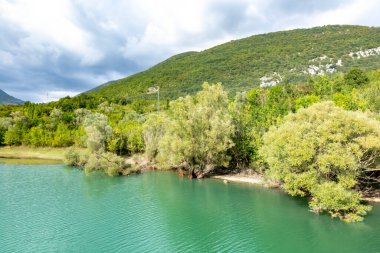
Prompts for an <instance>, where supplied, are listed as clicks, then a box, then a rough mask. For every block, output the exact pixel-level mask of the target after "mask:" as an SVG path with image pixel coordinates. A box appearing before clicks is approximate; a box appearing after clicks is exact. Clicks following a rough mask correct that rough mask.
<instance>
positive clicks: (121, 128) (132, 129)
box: [108, 120, 144, 155]
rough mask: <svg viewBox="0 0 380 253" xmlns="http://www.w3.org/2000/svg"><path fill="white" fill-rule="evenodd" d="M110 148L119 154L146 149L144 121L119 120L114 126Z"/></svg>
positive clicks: (133, 152)
mask: <svg viewBox="0 0 380 253" xmlns="http://www.w3.org/2000/svg"><path fill="white" fill-rule="evenodd" d="M108 149H109V150H110V151H111V152H114V153H117V154H119V155H125V154H135V153H138V152H141V151H142V150H143V149H144V139H143V127H142V123H140V122H138V121H135V120H122V121H119V122H118V124H117V125H116V126H114V127H113V135H112V137H111V138H110V140H109V142H108Z"/></svg>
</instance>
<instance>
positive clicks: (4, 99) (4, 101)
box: [0, 89, 24, 105]
mask: <svg viewBox="0 0 380 253" xmlns="http://www.w3.org/2000/svg"><path fill="white" fill-rule="evenodd" d="M23 103H24V101H22V100H20V99H18V98H15V97H12V96H10V95H8V94H7V93H5V92H4V91H3V90H1V89H0V105H16V104H23Z"/></svg>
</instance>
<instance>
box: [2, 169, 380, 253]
mask: <svg viewBox="0 0 380 253" xmlns="http://www.w3.org/2000/svg"><path fill="white" fill-rule="evenodd" d="M0 194H1V197H0V252H180V251H181V252H285V253H286V252H291V253H297V252H311V253H312V252H345V253H349V252H355V253H357V252H380V206H379V205H375V206H374V210H373V211H372V212H371V214H370V215H368V216H366V218H365V221H364V222H361V223H355V224H346V223H344V222H341V221H339V220H336V219H331V218H330V217H329V216H327V215H315V214H313V213H311V212H309V211H308V207H307V203H306V201H305V200H303V199H296V198H291V197H288V196H287V195H285V194H283V193H281V192H279V191H275V190H268V189H264V188H260V187H254V186H248V185H239V184H228V185H225V184H223V183H222V182H220V181H217V180H203V181H190V180H188V179H184V178H180V177H178V176H177V175H176V174H173V173H168V172H167V173H165V172H149V173H145V174H142V175H138V176H131V177H115V178H111V177H107V176H102V175H91V176H85V175H84V174H83V172H82V171H79V170H76V169H71V168H67V167H65V166H62V165H28V166H25V165H12V164H6V165H4V164H0Z"/></svg>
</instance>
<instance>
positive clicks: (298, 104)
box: [295, 95, 320, 110]
mask: <svg viewBox="0 0 380 253" xmlns="http://www.w3.org/2000/svg"><path fill="white" fill-rule="evenodd" d="M319 101H320V98H319V97H318V96H316V95H306V96H303V97H300V98H297V99H296V101H295V109H296V110H298V109H300V108H306V107H309V106H310V105H312V104H315V103H318V102H319Z"/></svg>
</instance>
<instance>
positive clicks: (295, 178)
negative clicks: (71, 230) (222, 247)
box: [0, 69, 380, 221]
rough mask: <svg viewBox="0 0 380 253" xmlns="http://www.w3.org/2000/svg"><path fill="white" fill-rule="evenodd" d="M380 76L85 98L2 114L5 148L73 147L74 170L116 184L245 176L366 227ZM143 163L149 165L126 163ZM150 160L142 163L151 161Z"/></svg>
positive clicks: (374, 181)
mask: <svg viewBox="0 0 380 253" xmlns="http://www.w3.org/2000/svg"><path fill="white" fill-rule="evenodd" d="M379 112H380V70H378V71H373V72H369V73H365V72H363V71H361V70H359V69H352V70H350V71H349V72H348V73H346V74H344V75H343V74H335V75H331V76H317V77H315V78H311V79H310V80H309V81H308V82H307V83H306V84H303V85H288V84H282V85H276V86H274V87H267V88H254V89H252V90H250V91H247V92H242V93H237V94H236V96H235V98H234V99H233V100H231V99H230V97H229V95H228V94H227V92H226V91H225V90H224V89H223V86H222V85H221V84H208V83H205V84H204V85H203V90H202V91H200V92H198V93H197V94H196V95H193V96H186V97H180V98H178V99H176V100H174V101H149V100H135V101H126V100H118V101H116V100H114V101H112V100H111V101H110V100H106V99H104V98H100V97H91V96H89V95H86V94H84V95H80V96H78V97H74V98H64V99H61V100H59V101H57V102H52V103H49V104H33V103H26V104H25V105H22V106H2V107H0V142H1V143H3V144H6V145H9V146H12V147H13V146H20V145H24V146H32V147H38V148H40V147H60V148H62V147H70V148H69V149H68V151H67V152H66V154H65V156H64V161H65V163H66V164H68V165H72V166H77V167H80V168H83V170H84V172H85V173H87V174H88V173H91V172H92V171H95V170H98V171H102V172H104V173H106V174H108V175H110V176H117V175H130V174H135V173H139V172H140V171H141V168H144V169H149V168H157V169H161V170H178V171H179V173H180V174H181V175H186V176H188V177H190V178H203V177H208V176H211V175H217V174H229V173H234V172H237V171H238V172H244V171H246V170H247V169H249V170H253V171H255V172H256V173H257V174H260V175H265V177H267V178H269V179H270V180H276V181H278V182H280V183H281V185H282V187H283V189H284V190H285V191H286V192H287V193H289V194H290V195H292V196H301V197H307V198H308V199H309V205H310V208H311V209H312V210H313V211H315V212H324V211H327V212H329V213H330V214H331V215H332V216H333V217H339V218H340V219H342V220H345V221H360V220H362V219H363V216H364V215H365V214H366V213H367V212H369V211H370V210H371V207H370V206H369V205H367V204H366V203H365V202H363V199H364V197H365V196H367V195H369V194H370V193H374V192H377V190H378V189H379V184H380V168H379V166H380V158H379V157H380V122H379V118H380V117H379ZM135 154H144V156H145V158H144V159H137V160H133V159H132V160H131V159H127V161H128V162H126V159H125V157H129V156H133V155H135ZM145 160H146V161H145Z"/></svg>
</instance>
